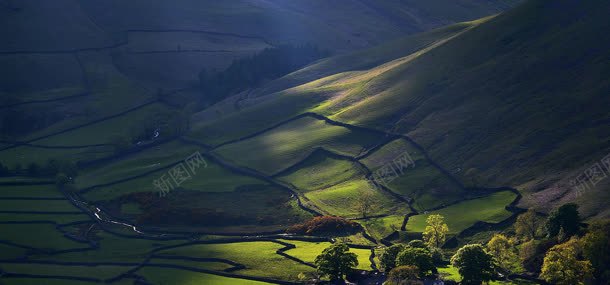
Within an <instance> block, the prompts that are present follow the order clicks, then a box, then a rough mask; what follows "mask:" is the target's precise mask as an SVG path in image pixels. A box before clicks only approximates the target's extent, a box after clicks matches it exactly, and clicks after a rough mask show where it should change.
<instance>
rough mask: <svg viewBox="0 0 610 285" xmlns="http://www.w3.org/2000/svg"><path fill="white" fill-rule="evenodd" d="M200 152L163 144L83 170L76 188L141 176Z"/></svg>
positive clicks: (184, 145) (185, 146)
mask: <svg viewBox="0 0 610 285" xmlns="http://www.w3.org/2000/svg"><path fill="white" fill-rule="evenodd" d="M200 150H201V148H200V147H197V146H193V145H187V144H183V143H180V142H177V141H172V142H169V143H164V144H161V145H158V146H155V147H152V148H149V149H146V150H144V151H142V152H138V153H135V154H133V155H129V156H126V157H124V158H121V159H120V160H116V161H113V163H112V164H110V165H100V166H94V167H90V168H87V169H84V170H83V171H81V173H79V176H78V177H77V179H76V186H77V187H78V188H85V187H89V186H92V185H96V184H103V183H108V182H112V181H116V180H119V179H123V178H127V177H130V176H134V175H138V174H142V173H145V172H148V171H151V170H154V169H158V168H160V167H163V166H166V165H169V164H172V163H175V162H178V161H183V160H185V159H186V158H188V157H189V156H191V155H192V154H194V153H196V152H197V151H200Z"/></svg>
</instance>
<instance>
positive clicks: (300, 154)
mask: <svg viewBox="0 0 610 285" xmlns="http://www.w3.org/2000/svg"><path fill="white" fill-rule="evenodd" d="M378 140H379V138H377V137H375V136H372V135H370V134H368V133H361V132H354V131H350V130H349V129H346V128H344V127H338V126H333V125H329V124H327V123H326V122H324V121H321V120H317V119H313V118H302V119H299V120H297V121H293V122H290V123H287V124H284V125H282V126H280V127H278V128H275V129H273V130H270V131H268V132H266V133H264V134H261V135H260V136H257V137H254V138H251V139H248V140H245V141H241V142H237V143H233V144H230V145H226V146H223V147H221V148H219V149H217V150H216V152H217V153H219V154H220V155H222V156H223V157H225V158H227V159H229V160H231V161H235V162H236V163H238V164H240V165H244V166H247V167H250V168H254V169H257V170H259V171H262V172H264V173H267V174H273V173H275V172H278V171H280V170H282V169H284V168H287V167H289V166H291V165H293V164H295V163H297V162H298V161H299V160H302V159H303V158H305V156H307V154H308V153H310V152H312V151H313V150H314V149H315V148H317V147H324V148H326V149H329V150H332V151H335V152H338V153H341V154H344V155H351V156H356V155H358V154H359V153H361V152H362V151H363V150H364V149H366V148H367V147H370V146H372V145H374V144H375V142H377V141H378Z"/></svg>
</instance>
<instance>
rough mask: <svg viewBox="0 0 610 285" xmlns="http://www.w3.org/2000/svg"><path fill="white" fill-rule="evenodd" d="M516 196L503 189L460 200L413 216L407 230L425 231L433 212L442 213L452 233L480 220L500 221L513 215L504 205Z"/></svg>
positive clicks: (456, 232) (458, 231)
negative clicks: (484, 195)
mask: <svg viewBox="0 0 610 285" xmlns="http://www.w3.org/2000/svg"><path fill="white" fill-rule="evenodd" d="M515 198H516V195H515V193H512V192H510V191H502V192H497V193H494V194H491V195H489V196H487V197H483V198H478V199H474V200H468V201H464V202H460V203H457V204H455V205H451V206H449V207H446V208H443V209H440V210H437V211H431V212H428V213H427V214H423V215H417V216H412V217H410V218H409V222H408V223H407V231H409V232H423V231H424V229H425V227H426V219H427V218H428V216H429V215H432V214H440V215H442V216H444V217H445V222H446V223H447V225H448V226H449V233H450V234H458V233H460V232H461V231H463V230H465V229H466V228H468V227H470V226H472V225H473V224H474V223H476V222H478V221H482V222H489V223H498V222H501V221H503V220H504V219H506V218H508V217H510V216H511V215H512V213H511V212H509V211H507V210H506V209H505V208H504V207H505V206H507V205H508V204H510V203H511V202H512V201H513V200H515Z"/></svg>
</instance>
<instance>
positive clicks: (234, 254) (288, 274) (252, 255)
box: [159, 242, 314, 280]
mask: <svg viewBox="0 0 610 285" xmlns="http://www.w3.org/2000/svg"><path fill="white" fill-rule="evenodd" d="M283 247H284V246H283V245H280V244H277V243H273V242H242V243H227V244H202V245H193V246H187V247H179V248H174V249H168V250H164V251H162V252H159V254H168V255H180V256H189V257H206V258H224V259H229V260H231V261H234V262H238V263H241V264H244V265H245V266H246V269H244V270H240V271H239V272H240V274H245V275H251V276H261V277H270V278H279V279H284V280H296V279H297V275H298V274H299V273H300V272H312V271H313V270H314V269H313V268H311V267H308V266H305V265H303V264H300V263H298V262H295V261H292V260H290V259H287V258H285V257H283V256H281V255H278V254H277V253H276V251H277V250H278V249H280V248H283ZM244 253H247V254H244Z"/></svg>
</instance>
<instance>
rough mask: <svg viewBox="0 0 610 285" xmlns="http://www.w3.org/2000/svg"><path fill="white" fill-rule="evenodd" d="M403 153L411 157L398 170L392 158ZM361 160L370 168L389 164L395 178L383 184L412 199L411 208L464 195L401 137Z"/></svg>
mask: <svg viewBox="0 0 610 285" xmlns="http://www.w3.org/2000/svg"><path fill="white" fill-rule="evenodd" d="M405 155H407V156H408V157H410V158H411V159H412V160H413V165H408V166H407V167H405V168H404V169H401V168H399V167H398V166H397V164H396V163H395V161H397V160H401V158H402V157H405ZM361 162H362V163H363V164H364V165H366V166H367V167H368V168H369V169H371V170H372V171H375V170H378V169H381V168H383V167H384V166H388V165H391V166H392V168H393V169H394V171H395V172H396V175H395V176H396V178H395V179H393V180H392V181H390V182H389V183H387V187H388V188H389V189H391V190H392V191H394V192H396V193H398V194H400V195H402V196H404V197H409V198H413V199H415V203H414V207H415V208H416V209H417V210H420V211H423V210H426V209H430V208H434V207H438V206H441V205H443V204H447V203H452V202H455V201H459V200H462V199H464V196H465V195H466V194H467V193H464V191H463V190H462V189H461V187H460V185H458V184H456V183H455V182H453V181H452V180H450V179H449V177H447V175H446V174H444V173H442V172H441V171H440V170H439V169H437V168H436V167H434V166H433V165H432V164H431V163H430V161H428V160H427V159H426V157H425V156H424V155H423V154H422V153H421V152H420V151H419V150H418V149H416V148H415V147H414V146H413V145H411V143H410V142H408V141H406V140H404V139H397V140H394V141H392V142H390V143H388V144H386V145H385V146H383V147H381V148H380V149H378V150H377V151H375V152H374V153H372V154H370V155H369V156H367V157H366V158H363V159H361Z"/></svg>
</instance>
